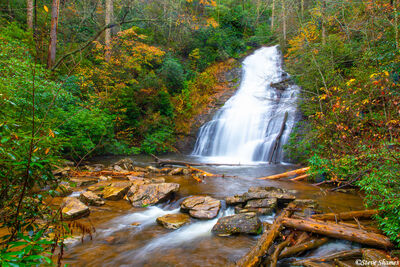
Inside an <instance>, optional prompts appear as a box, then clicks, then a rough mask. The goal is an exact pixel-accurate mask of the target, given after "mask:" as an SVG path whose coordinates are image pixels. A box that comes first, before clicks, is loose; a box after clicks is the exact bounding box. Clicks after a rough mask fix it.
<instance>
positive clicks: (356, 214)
mask: <svg viewBox="0 0 400 267" xmlns="http://www.w3.org/2000/svg"><path fill="white" fill-rule="evenodd" d="M376 214H378V211H377V210H357V211H348V212H341V213H325V214H316V215H312V216H311V218H313V219H315V220H331V221H339V220H353V219H354V218H357V219H370V218H371V217H372V216H373V215H376Z"/></svg>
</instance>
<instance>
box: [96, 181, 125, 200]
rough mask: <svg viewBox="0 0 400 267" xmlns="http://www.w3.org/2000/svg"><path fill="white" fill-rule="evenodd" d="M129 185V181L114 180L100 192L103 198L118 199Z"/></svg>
mask: <svg viewBox="0 0 400 267" xmlns="http://www.w3.org/2000/svg"><path fill="white" fill-rule="evenodd" d="M129 187H131V182H115V183H111V184H110V185H109V186H107V187H105V188H104V190H103V192H102V194H103V198H104V199H107V200H120V199H123V198H124V196H125V194H126V193H127V192H128V190H129Z"/></svg>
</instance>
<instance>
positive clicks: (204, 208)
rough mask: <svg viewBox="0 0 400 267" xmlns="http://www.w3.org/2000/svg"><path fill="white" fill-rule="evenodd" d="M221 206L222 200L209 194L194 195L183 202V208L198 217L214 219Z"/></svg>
mask: <svg viewBox="0 0 400 267" xmlns="http://www.w3.org/2000/svg"><path fill="white" fill-rule="evenodd" d="M220 208H221V201H220V200H218V199H215V198H212V197H209V196H192V197H188V198H186V199H185V200H184V201H183V202H182V203H181V210H182V211H185V212H189V215H190V216H192V217H194V218H197V219H213V218H215V217H217V215H218V212H219V210H220Z"/></svg>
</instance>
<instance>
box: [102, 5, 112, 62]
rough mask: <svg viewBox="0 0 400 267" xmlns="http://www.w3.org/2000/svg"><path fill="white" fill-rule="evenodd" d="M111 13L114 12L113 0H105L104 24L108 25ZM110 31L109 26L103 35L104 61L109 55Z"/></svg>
mask: <svg viewBox="0 0 400 267" xmlns="http://www.w3.org/2000/svg"><path fill="white" fill-rule="evenodd" d="M113 14H114V3H113V0H106V21H105V23H106V25H109V24H110V23H111V22H112V20H113ZM111 33H112V32H111V29H110V28H108V29H106V32H105V37H104V42H105V45H106V54H105V59H106V61H109V60H110V56H111Z"/></svg>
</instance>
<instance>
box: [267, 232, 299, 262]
mask: <svg viewBox="0 0 400 267" xmlns="http://www.w3.org/2000/svg"><path fill="white" fill-rule="evenodd" d="M293 235H294V232H292V233H291V234H290V235H289V236H288V237H287V239H286V240H285V241H283V242H282V243H280V244H279V245H278V246H276V248H275V251H274V253H273V254H272V256H271V263H270V267H276V264H277V262H278V257H279V254H280V253H281V251H282V250H283V249H284V248H285V247H287V246H289V244H290V242H292V240H293Z"/></svg>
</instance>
